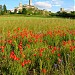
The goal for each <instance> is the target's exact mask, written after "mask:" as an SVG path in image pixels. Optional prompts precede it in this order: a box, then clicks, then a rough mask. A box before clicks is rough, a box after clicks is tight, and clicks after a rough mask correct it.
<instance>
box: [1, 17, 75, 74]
mask: <svg viewBox="0 0 75 75" xmlns="http://www.w3.org/2000/svg"><path fill="white" fill-rule="evenodd" d="M0 75H75V22H74V19H66V18H65V19H64V18H36V17H0Z"/></svg>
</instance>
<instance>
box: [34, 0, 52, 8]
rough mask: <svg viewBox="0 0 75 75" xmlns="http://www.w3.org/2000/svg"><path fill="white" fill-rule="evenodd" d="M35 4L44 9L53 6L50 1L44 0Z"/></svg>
mask: <svg viewBox="0 0 75 75" xmlns="http://www.w3.org/2000/svg"><path fill="white" fill-rule="evenodd" d="M35 6H37V7H39V8H43V9H50V8H51V7H52V5H51V4H50V3H49V2H48V1H44V2H41V1H39V2H36V3H35Z"/></svg>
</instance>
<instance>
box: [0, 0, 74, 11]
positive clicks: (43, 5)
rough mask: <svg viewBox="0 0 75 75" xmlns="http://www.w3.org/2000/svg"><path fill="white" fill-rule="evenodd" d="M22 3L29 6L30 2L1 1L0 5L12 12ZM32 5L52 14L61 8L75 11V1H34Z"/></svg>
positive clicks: (27, 0)
mask: <svg viewBox="0 0 75 75" xmlns="http://www.w3.org/2000/svg"><path fill="white" fill-rule="evenodd" d="M20 2H21V3H22V4H28V3H29V0H0V5H4V4H5V5H6V7H7V9H8V10H9V9H10V10H12V9H14V7H18V6H19V3H20ZM32 5H34V6H36V7H38V8H39V9H46V10H48V11H52V12H57V11H59V10H60V8H64V10H74V11H75V0H32Z"/></svg>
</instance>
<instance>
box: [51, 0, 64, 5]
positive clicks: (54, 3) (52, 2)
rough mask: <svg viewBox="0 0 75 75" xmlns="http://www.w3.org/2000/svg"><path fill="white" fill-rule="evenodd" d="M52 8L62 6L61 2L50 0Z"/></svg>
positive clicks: (60, 0) (59, 0)
mask: <svg viewBox="0 0 75 75" xmlns="http://www.w3.org/2000/svg"><path fill="white" fill-rule="evenodd" d="M51 4H52V6H61V5H62V4H63V1H62V0H52V1H51Z"/></svg>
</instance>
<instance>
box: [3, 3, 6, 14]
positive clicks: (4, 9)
mask: <svg viewBox="0 0 75 75" xmlns="http://www.w3.org/2000/svg"><path fill="white" fill-rule="evenodd" d="M3 12H4V13H7V8H6V5H5V4H4V5H3Z"/></svg>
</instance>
